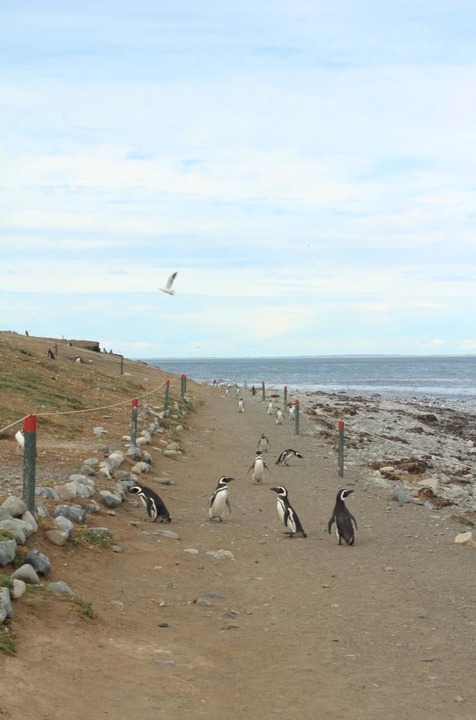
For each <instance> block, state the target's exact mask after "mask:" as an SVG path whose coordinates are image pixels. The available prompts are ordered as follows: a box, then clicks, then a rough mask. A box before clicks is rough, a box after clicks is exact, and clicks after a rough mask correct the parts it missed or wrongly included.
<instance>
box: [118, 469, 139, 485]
mask: <svg viewBox="0 0 476 720" xmlns="http://www.w3.org/2000/svg"><path fill="white" fill-rule="evenodd" d="M114 480H117V482H127V481H131V480H132V481H133V482H135V480H134V479H133V478H131V474H130V472H129V471H128V470H117V471H116V472H115V473H114Z"/></svg>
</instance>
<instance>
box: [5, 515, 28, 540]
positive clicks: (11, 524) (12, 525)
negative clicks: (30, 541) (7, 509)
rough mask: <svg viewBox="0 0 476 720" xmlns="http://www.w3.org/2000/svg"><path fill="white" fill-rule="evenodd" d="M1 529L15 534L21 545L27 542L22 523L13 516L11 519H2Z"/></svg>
mask: <svg viewBox="0 0 476 720" xmlns="http://www.w3.org/2000/svg"><path fill="white" fill-rule="evenodd" d="M0 530H6V531H7V532H10V533H12V534H13V535H14V536H15V540H16V541H17V543H18V544H19V545H24V544H25V533H24V532H23V529H22V527H21V526H20V523H19V522H18V521H17V520H15V519H14V518H12V519H11V520H1V521H0Z"/></svg>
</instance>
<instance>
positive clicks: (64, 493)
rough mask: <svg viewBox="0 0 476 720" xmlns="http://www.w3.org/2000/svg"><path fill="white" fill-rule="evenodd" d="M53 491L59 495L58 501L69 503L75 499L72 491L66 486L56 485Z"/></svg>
mask: <svg viewBox="0 0 476 720" xmlns="http://www.w3.org/2000/svg"><path fill="white" fill-rule="evenodd" d="M53 490H54V491H55V493H56V494H57V496H58V500H64V501H65V502H69V501H70V500H72V499H73V498H72V495H71V493H70V491H69V490H68V488H66V487H65V486H64V485H55V486H54V488H53Z"/></svg>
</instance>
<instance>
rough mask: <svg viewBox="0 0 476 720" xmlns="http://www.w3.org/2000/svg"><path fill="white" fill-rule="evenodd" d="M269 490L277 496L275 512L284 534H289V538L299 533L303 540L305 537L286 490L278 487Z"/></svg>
mask: <svg viewBox="0 0 476 720" xmlns="http://www.w3.org/2000/svg"><path fill="white" fill-rule="evenodd" d="M270 489H271V490H273V492H275V493H277V494H278V502H277V510H278V515H279V517H280V518H281V520H282V521H283V523H284V526H285V528H286V531H285V532H286V533H287V534H289V536H290V537H292V536H293V535H296V534H297V533H299V534H300V535H301V536H302V537H303V538H305V537H307V535H306V533H305V532H304V528H303V526H302V525H301V521H300V520H299V518H298V516H297V513H296V511H295V510H294V508H293V506H292V505H291V503H290V502H289V499H288V491H287V490H286V488H285V487H283V486H282V485H279V486H278V487H272V488H270Z"/></svg>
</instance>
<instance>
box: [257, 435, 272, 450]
mask: <svg viewBox="0 0 476 720" xmlns="http://www.w3.org/2000/svg"><path fill="white" fill-rule="evenodd" d="M270 444H271V443H270V442H269V440H268V438H267V437H266V435H265V434H264V433H263V435H261V437H260V439H259V441H258V450H261V452H268V448H269V446H270Z"/></svg>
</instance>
